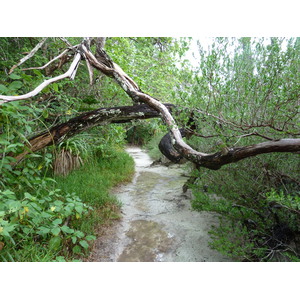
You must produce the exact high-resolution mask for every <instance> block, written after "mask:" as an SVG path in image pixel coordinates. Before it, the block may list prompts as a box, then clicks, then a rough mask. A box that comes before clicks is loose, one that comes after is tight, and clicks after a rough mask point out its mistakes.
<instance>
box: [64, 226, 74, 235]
mask: <svg viewBox="0 0 300 300" xmlns="http://www.w3.org/2000/svg"><path fill="white" fill-rule="evenodd" d="M61 230H62V231H63V232H65V233H74V229H72V228H70V227H69V226H66V225H64V226H62V227H61Z"/></svg>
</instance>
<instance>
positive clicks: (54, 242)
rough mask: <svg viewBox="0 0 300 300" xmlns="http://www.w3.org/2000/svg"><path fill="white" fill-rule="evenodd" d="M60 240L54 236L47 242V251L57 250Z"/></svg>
mask: <svg viewBox="0 0 300 300" xmlns="http://www.w3.org/2000/svg"><path fill="white" fill-rule="evenodd" d="M61 242H62V239H61V238H60V237H59V236H54V237H53V238H51V239H50V241H49V249H50V250H54V251H56V250H58V249H59V247H60V245H61Z"/></svg>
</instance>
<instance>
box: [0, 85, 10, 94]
mask: <svg viewBox="0 0 300 300" xmlns="http://www.w3.org/2000/svg"><path fill="white" fill-rule="evenodd" d="M7 92H8V88H7V87H6V86H5V85H3V84H0V93H7Z"/></svg>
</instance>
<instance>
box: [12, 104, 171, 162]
mask: <svg viewBox="0 0 300 300" xmlns="http://www.w3.org/2000/svg"><path fill="white" fill-rule="evenodd" d="M165 106H166V107H167V108H168V109H170V110H171V108H172V107H173V106H174V105H172V104H165ZM158 117H160V114H159V113H158V112H157V111H156V110H154V109H153V108H151V107H149V106H147V105H145V104H141V105H133V106H118V107H110V108H99V109H96V110H93V111H89V112H85V113H82V114H80V115H79V116H77V117H75V118H72V119H70V120H68V121H67V122H64V123H61V124H58V125H55V126H53V127H51V128H49V129H48V130H46V131H44V132H42V133H40V134H38V135H36V136H34V137H31V138H29V139H28V142H27V145H26V148H27V149H26V150H25V151H24V152H22V153H21V154H19V155H18V156H16V157H15V159H16V163H18V162H19V161H21V160H22V159H23V158H24V157H25V156H26V155H27V154H28V153H32V152H37V151H39V150H41V149H43V148H45V147H47V146H52V145H57V144H59V143H61V142H63V141H65V140H67V139H68V138H70V137H72V136H74V135H76V134H78V133H80V132H83V131H86V130H88V129H90V128H92V127H95V126H99V125H107V124H110V123H126V122H131V121H134V120H145V119H150V118H158Z"/></svg>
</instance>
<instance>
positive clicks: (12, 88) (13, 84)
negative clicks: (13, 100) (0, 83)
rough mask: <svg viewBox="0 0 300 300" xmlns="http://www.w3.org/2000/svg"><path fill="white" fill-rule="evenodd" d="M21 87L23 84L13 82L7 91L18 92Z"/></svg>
mask: <svg viewBox="0 0 300 300" xmlns="http://www.w3.org/2000/svg"><path fill="white" fill-rule="evenodd" d="M22 86H23V83H22V82H21V81H13V82H12V83H11V84H10V85H9V86H8V89H9V90H11V91H15V90H18V89H19V88H21V87H22Z"/></svg>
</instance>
